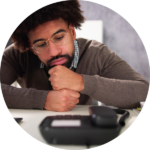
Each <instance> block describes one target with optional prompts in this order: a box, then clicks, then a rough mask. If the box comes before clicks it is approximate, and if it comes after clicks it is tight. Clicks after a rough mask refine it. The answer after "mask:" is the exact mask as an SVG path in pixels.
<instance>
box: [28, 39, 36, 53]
mask: <svg viewBox="0 0 150 150" xmlns="http://www.w3.org/2000/svg"><path fill="white" fill-rule="evenodd" d="M28 42H29V45H30V50H31V51H32V52H33V53H34V54H35V55H37V53H36V52H35V51H34V49H33V48H32V45H31V42H30V40H28Z"/></svg>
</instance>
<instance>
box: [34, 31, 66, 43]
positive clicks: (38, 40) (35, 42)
mask: <svg viewBox="0 0 150 150" xmlns="http://www.w3.org/2000/svg"><path fill="white" fill-rule="evenodd" d="M65 31H66V30H64V29H59V30H58V31H56V32H55V33H54V34H53V35H52V36H54V35H56V34H57V33H60V32H65ZM44 40H45V39H37V40H34V41H33V44H35V43H36V42H38V41H44Z"/></svg>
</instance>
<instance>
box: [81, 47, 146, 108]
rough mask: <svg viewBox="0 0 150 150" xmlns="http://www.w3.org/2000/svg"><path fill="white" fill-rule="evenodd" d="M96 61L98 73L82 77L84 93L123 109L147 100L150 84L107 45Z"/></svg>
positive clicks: (136, 105)
mask: <svg viewBox="0 0 150 150" xmlns="http://www.w3.org/2000/svg"><path fill="white" fill-rule="evenodd" d="M96 61H97V62H96V64H97V66H96V68H98V69H99V71H98V73H97V74H94V75H86V74H82V76H83V79H84V90H83V91H82V92H81V93H82V94H86V95H89V96H90V97H91V98H92V99H95V100H98V101H100V102H102V103H104V104H106V105H111V106H115V107H120V108H134V107H138V106H139V102H141V101H145V99H146V96H147V93H148V88H149V83H148V82H147V81H146V80H144V79H143V78H142V77H141V75H139V74H138V73H137V72H136V71H134V70H133V69H132V68H131V67H130V66H129V65H128V64H127V63H126V62H125V61H124V60H122V59H121V58H120V57H119V56H117V55H116V54H115V53H114V52H112V51H110V50H109V49H108V48H107V47H106V46H104V47H103V48H102V50H101V51H99V52H98V54H97V58H96ZM93 67H94V66H93Z"/></svg>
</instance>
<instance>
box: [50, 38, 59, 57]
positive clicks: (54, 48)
mask: <svg viewBox="0 0 150 150" xmlns="http://www.w3.org/2000/svg"><path fill="white" fill-rule="evenodd" d="M48 52H49V55H50V56H51V57H53V56H57V55H59V54H61V49H60V48H59V47H58V46H57V45H55V44H54V43H53V42H52V41H51V40H49V41H48Z"/></svg>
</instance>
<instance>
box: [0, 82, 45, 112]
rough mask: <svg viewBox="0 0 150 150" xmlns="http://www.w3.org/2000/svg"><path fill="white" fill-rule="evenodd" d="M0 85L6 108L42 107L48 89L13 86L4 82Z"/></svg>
mask: <svg viewBox="0 0 150 150" xmlns="http://www.w3.org/2000/svg"><path fill="white" fill-rule="evenodd" d="M1 87H2V93H3V96H4V100H5V102H6V105H7V107H8V108H28V109H32V108H39V109H43V108H44V104H45V101H46V96H47V93H48V91H44V90H36V89H33V88H29V89H28V88H15V87H12V86H10V85H6V84H1Z"/></svg>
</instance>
